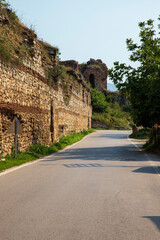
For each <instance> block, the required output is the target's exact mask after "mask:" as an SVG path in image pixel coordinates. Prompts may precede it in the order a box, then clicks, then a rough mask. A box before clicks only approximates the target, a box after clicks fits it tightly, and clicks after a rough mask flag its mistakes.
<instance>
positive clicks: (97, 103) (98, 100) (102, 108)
mask: <svg viewBox="0 0 160 240" xmlns="http://www.w3.org/2000/svg"><path fill="white" fill-rule="evenodd" d="M91 102H92V108H93V111H94V112H106V111H107V106H108V103H107V102H106V97H105V95H104V93H102V92H99V91H98V90H97V89H92V98H91Z"/></svg>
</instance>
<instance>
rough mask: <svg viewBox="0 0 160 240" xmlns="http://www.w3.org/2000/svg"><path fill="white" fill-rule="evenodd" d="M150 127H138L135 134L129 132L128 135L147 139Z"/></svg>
mask: <svg viewBox="0 0 160 240" xmlns="http://www.w3.org/2000/svg"><path fill="white" fill-rule="evenodd" d="M150 131H151V130H150V129H149V128H147V129H144V128H142V129H138V130H137V132H136V134H133V133H132V134H131V135H130V136H129V137H130V138H136V139H148V138H149V135H150Z"/></svg>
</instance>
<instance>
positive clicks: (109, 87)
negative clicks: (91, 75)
mask: <svg viewBox="0 0 160 240" xmlns="http://www.w3.org/2000/svg"><path fill="white" fill-rule="evenodd" d="M107 90H110V91H117V88H116V86H115V85H114V84H113V83H107Z"/></svg>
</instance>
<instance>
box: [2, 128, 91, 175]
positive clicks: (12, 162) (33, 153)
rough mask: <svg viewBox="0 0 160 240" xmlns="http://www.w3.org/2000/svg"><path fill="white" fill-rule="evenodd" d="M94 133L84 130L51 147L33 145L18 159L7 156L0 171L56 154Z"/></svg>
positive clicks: (19, 155)
mask: <svg viewBox="0 0 160 240" xmlns="http://www.w3.org/2000/svg"><path fill="white" fill-rule="evenodd" d="M92 132H94V130H93V129H89V130H83V131H82V132H80V133H73V134H70V135H68V136H65V137H61V138H60V139H59V141H58V142H55V143H53V144H52V145H51V146H50V147H47V146H43V145H41V144H35V145H32V146H30V148H29V151H28V152H24V153H19V154H18V155H17V157H16V158H14V156H13V155H14V154H12V155H7V156H6V157H4V158H1V160H0V171H3V170H5V169H8V168H11V167H14V166H19V165H21V164H23V163H26V162H30V161H33V160H36V159H38V158H40V157H43V156H46V155H49V154H52V153H55V152H57V151H59V150H61V149H63V148H64V147H66V146H68V145H72V144H73V143H75V142H78V141H80V140H81V139H82V138H83V137H84V136H86V135H87V134H89V133H92Z"/></svg>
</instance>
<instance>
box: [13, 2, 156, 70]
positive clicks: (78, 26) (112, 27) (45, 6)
mask: <svg viewBox="0 0 160 240" xmlns="http://www.w3.org/2000/svg"><path fill="white" fill-rule="evenodd" d="M9 3H10V4H11V6H12V8H13V9H14V10H16V12H17V14H18V16H19V17H20V19H21V20H22V22H23V23H24V24H26V25H27V26H28V27H32V28H34V29H35V31H36V33H37V35H38V37H39V38H42V39H43V40H44V41H46V42H48V43H50V44H51V45H53V46H58V47H59V49H60V52H61V59H62V60H68V59H74V60H76V61H78V62H79V63H82V62H87V61H88V60H89V59H90V58H95V59H102V61H104V62H105V63H106V65H107V66H108V68H111V67H112V66H113V62H115V61H120V62H125V63H127V64H128V63H129V60H128V58H129V53H128V51H127V49H126V43H125V41H126V38H132V39H133V40H135V42H138V35H139V27H138V22H140V21H146V20H148V19H150V18H151V19H153V20H156V24H157V18H158V16H159V14H160V0H14V1H13V0H9Z"/></svg>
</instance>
